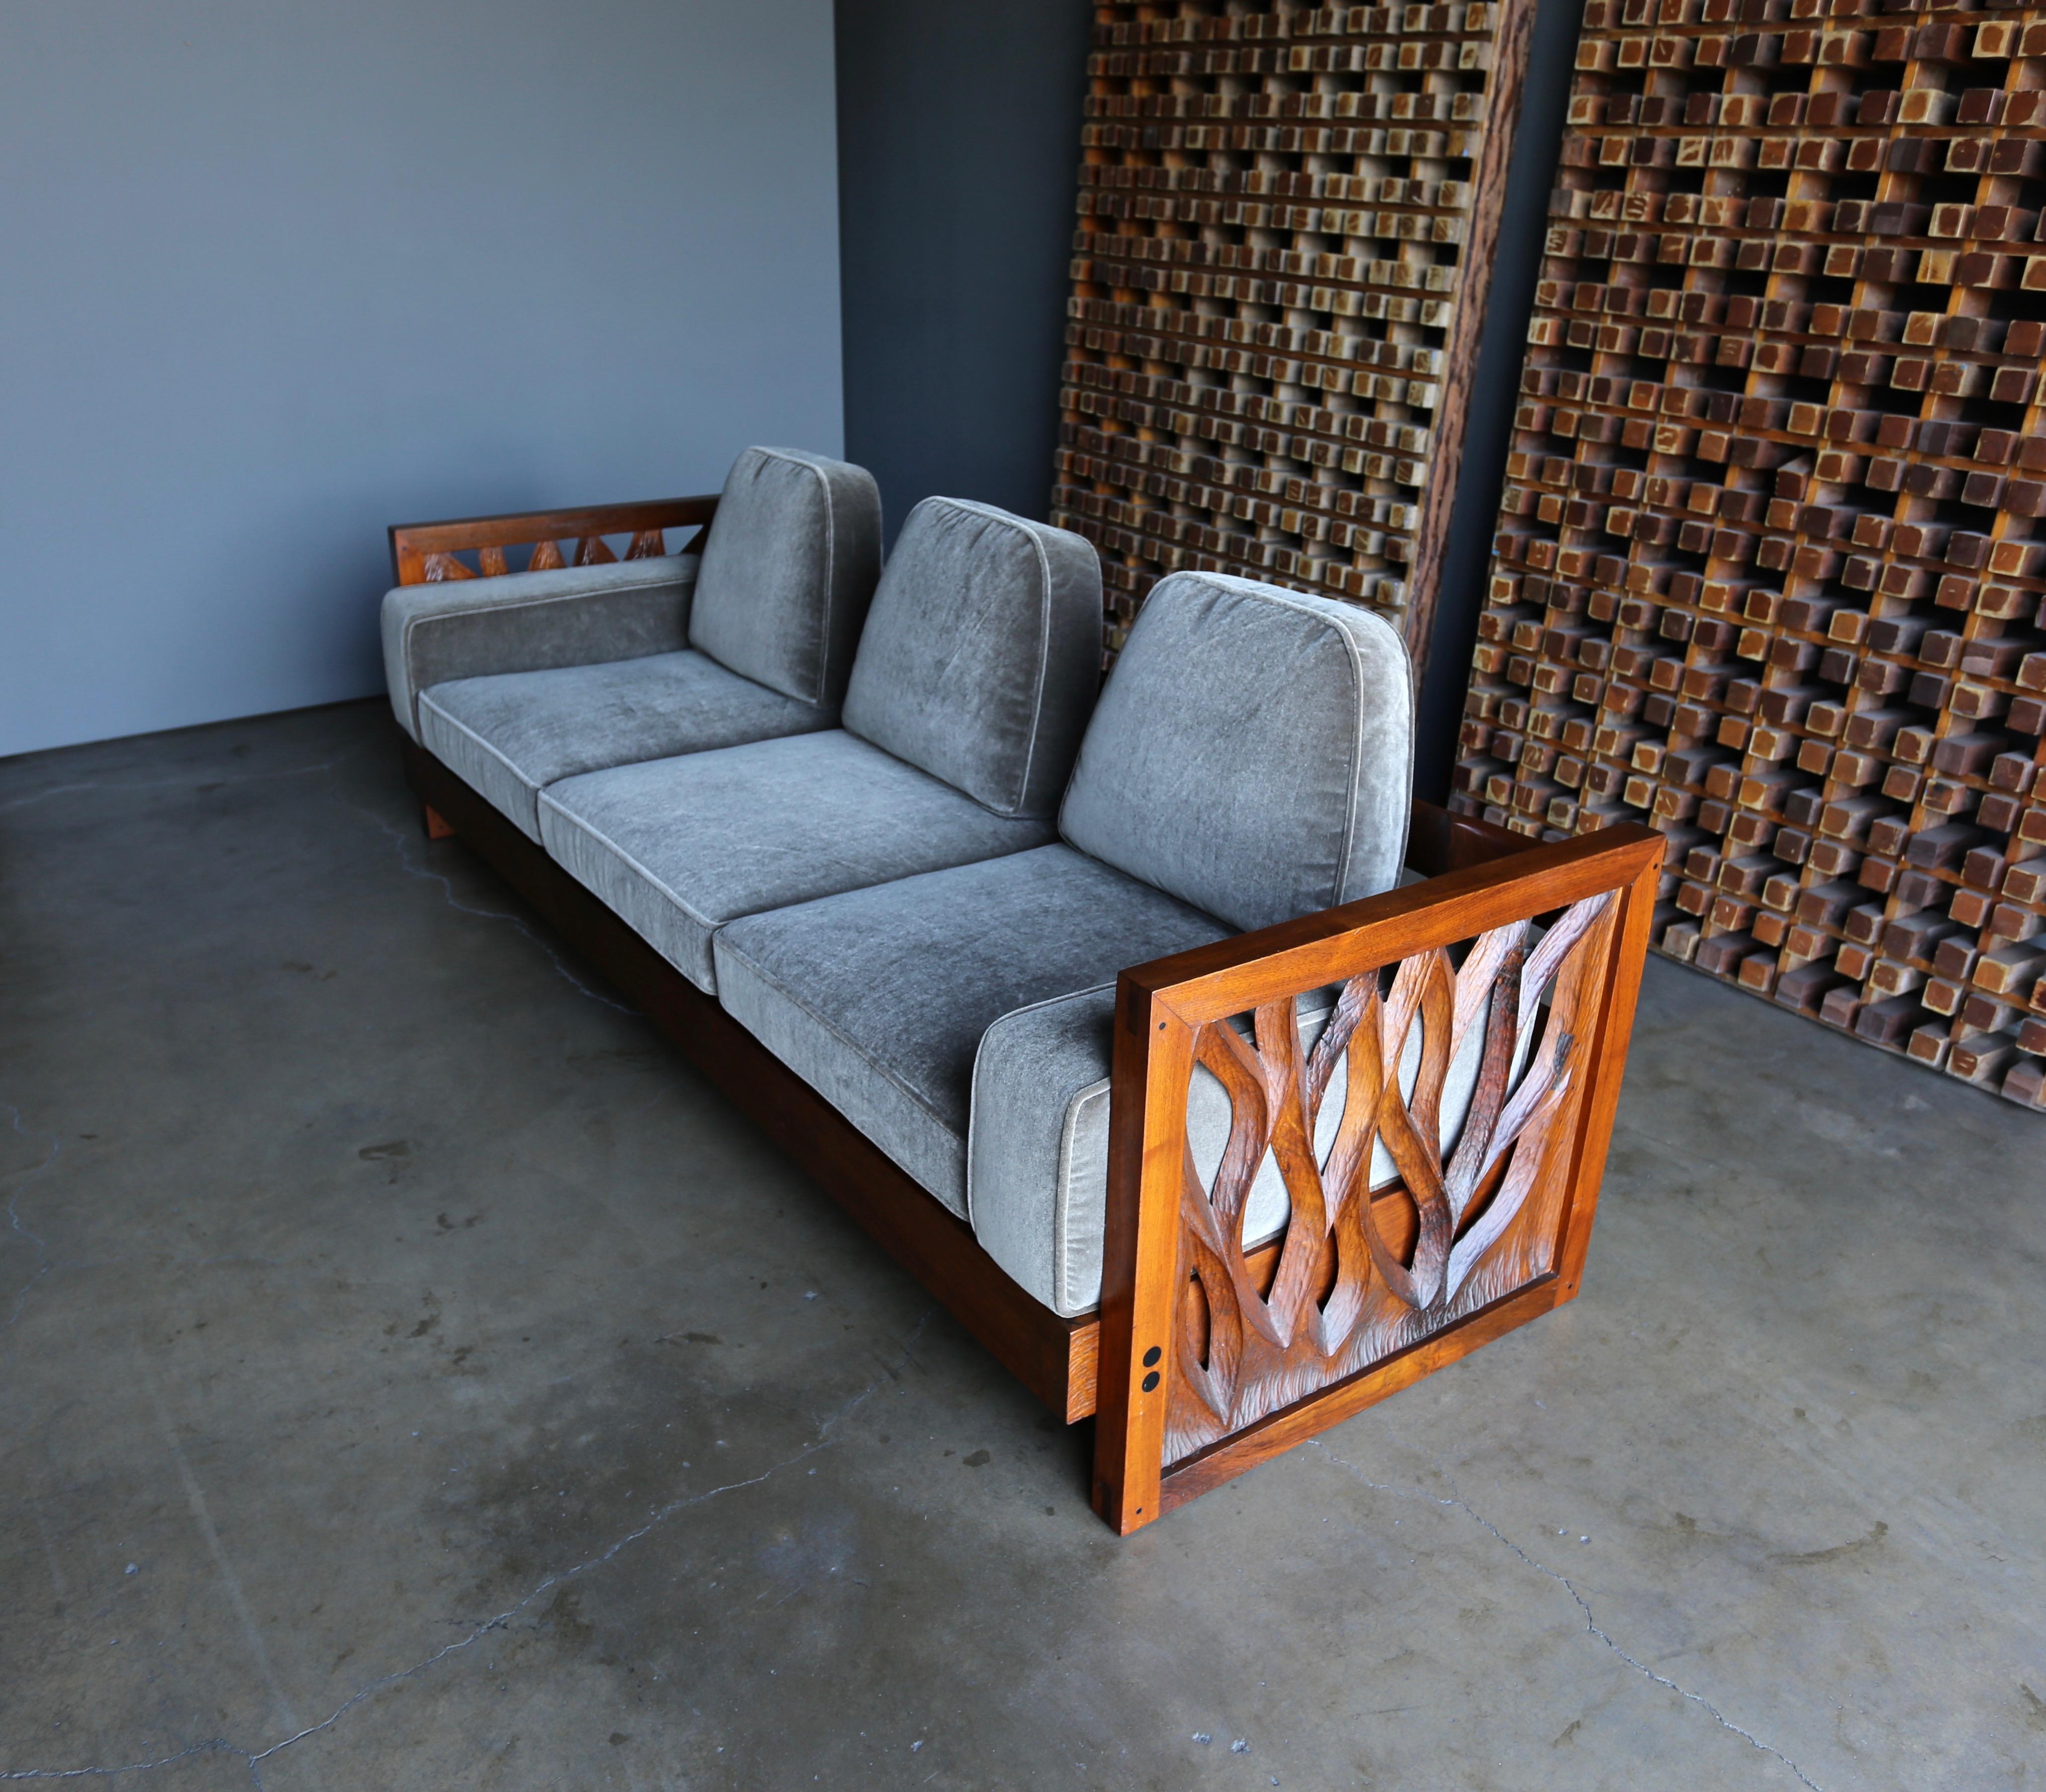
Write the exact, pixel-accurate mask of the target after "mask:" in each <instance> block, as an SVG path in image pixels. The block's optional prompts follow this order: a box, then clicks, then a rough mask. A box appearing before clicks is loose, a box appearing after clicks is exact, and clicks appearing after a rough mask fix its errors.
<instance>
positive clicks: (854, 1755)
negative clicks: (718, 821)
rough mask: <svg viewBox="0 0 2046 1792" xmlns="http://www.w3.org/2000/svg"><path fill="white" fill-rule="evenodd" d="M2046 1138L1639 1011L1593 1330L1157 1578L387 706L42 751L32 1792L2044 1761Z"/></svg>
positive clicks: (2, 977)
mask: <svg viewBox="0 0 2046 1792" xmlns="http://www.w3.org/2000/svg"><path fill="white" fill-rule="evenodd" d="M2042 1145H2046V1127H2042V1126H2041V1124H2040V1122H2039V1121H2038V1120H2037V1119H2036V1118H2029V1117H2028V1116H2027V1115H2025V1114H2023V1113H2021V1112H2020V1111H2019V1110H2017V1109H2015V1108H2013V1107H2010V1106H2006V1105H2005V1104H2004V1103H2001V1102H1998V1101H1996V1100H1995V1099H1992V1098H1990V1097H1987V1096H1984V1095H1978V1094H1975V1093H1974V1092H1972V1091H1969V1090H1967V1089H1965V1088H1963V1087H1960V1086H1959V1085H1957V1084H1955V1083H1952V1082H1951V1081H1949V1080H1948V1079H1944V1078H1941V1077H1937V1076H1928V1075H1926V1074H1924V1073H1922V1072H1917V1071H1916V1070H1914V1069H1913V1068H1912V1067H1910V1066H1909V1065H1908V1064H1901V1063H1899V1062H1897V1060H1893V1059H1890V1058H1888V1057H1885V1056H1880V1055H1878V1054H1877V1053H1875V1052H1869V1051H1866V1050H1862V1049H1856V1048H1855V1047H1854V1046H1853V1045H1850V1044H1849V1043H1847V1041H1843V1040H1841V1039H1839V1038H1836V1037H1833V1036H1832V1035H1830V1034H1828V1033H1825V1032H1824V1031H1822V1030H1821V1029H1819V1028H1817V1027H1816V1026H1814V1025H1809V1024H1808V1023H1806V1022H1800V1021H1797V1020H1795V1019H1793V1018H1789V1017H1788V1016H1786V1015H1784V1014H1779V1013H1778V1012H1775V1011H1774V1010H1771V1009H1770V1008H1768V1007H1766V1006H1763V1005H1762V1004H1760V1003H1758V1002H1754V1001H1752V1000H1750V999H1747V998H1743V997H1741V996H1739V995H1738V994H1734V993H1731V992H1730V991H1727V990H1725V989H1724V988H1722V987H1720V986H1718V985H1716V984H1714V983H1711V982H1709V981H1708V980H1706V979H1702V978H1700V977H1697V976H1693V975H1689V974H1688V973H1685V972H1684V971H1680V970H1677V969H1673V968H1672V967H1669V966H1667V965H1664V964H1654V965H1651V967H1650V974H1649V979H1648V985H1647V990H1646V995H1645V998H1644V1001H1643V1013H1642V1024H1641V1026H1640V1029H1639V1034H1638V1036H1637V1043H1636V1045H1635V1053H1634V1061H1633V1067H1632V1070H1631V1075H1630V1078H1629V1080H1628V1084H1627V1099H1626V1100H1625V1102H1624V1103H1623V1107H1622V1110H1621V1114H1620V1124H1619V1137H1618V1140H1617V1143H1616V1149H1615V1153H1614V1157H1613V1161H1612V1168H1611V1170H1610V1172H1609V1173H1608V1177H1607V1180H1606V1188H1605V1195H1604V1206H1603V1210H1602V1214H1601V1218H1600V1228H1599V1232H1598V1235H1597V1237H1596V1238H1595V1240H1594V1242H1593V1245H1592V1263H1591V1274H1590V1276H1589V1281H1588V1284H1587V1291H1586V1292H1585V1295H1584V1296H1583V1298H1582V1299H1581V1300H1579V1301H1578V1302H1577V1303H1575V1304H1574V1305H1573V1306H1570V1307H1565V1308H1564V1309H1563V1310H1562V1311H1560V1312H1558V1313H1557V1314H1555V1315H1553V1316H1551V1317H1550V1318H1548V1319H1543V1320H1541V1321H1539V1322H1538V1323H1536V1324H1535V1326H1533V1327H1530V1328H1528V1329H1527V1330H1523V1331H1521V1332H1519V1333H1517V1334H1514V1335H1513V1336H1511V1337H1510V1338H1506V1339H1504V1341H1502V1342H1500V1343H1498V1344H1496V1345H1494V1346H1492V1347H1491V1348H1489V1349H1488V1350H1484V1351H1483V1352H1481V1353H1480V1354H1478V1355H1477V1356H1476V1357H1474V1358H1472V1359H1471V1360H1470V1361H1467V1362H1465V1363H1463V1364H1461V1365H1457V1367H1454V1368H1453V1369H1449V1370H1447V1371H1446V1372H1444V1373H1442V1374H1440V1375H1438V1376H1436V1377H1434V1378H1433V1379H1432V1380H1430V1381H1426V1382H1424V1383H1423V1384H1422V1385H1419V1387H1416V1388H1413V1389H1411V1390H1410V1391H1409V1392H1406V1393H1403V1394H1401V1395H1400V1396H1398V1397H1397V1398H1396V1399H1395V1400H1392V1401H1391V1402H1389V1403H1388V1404H1386V1405H1384V1406H1382V1407H1380V1408H1376V1409H1375V1410H1373V1411H1372V1412H1369V1413H1366V1414H1365V1415H1362V1416H1361V1417H1360V1418H1358V1419H1355V1420H1353V1421H1352V1422H1351V1423H1349V1424H1347V1425H1345V1426H1343V1427H1341V1428H1340V1429H1339V1430H1337V1431H1333V1432H1331V1433H1330V1434H1329V1435H1327V1436H1326V1438H1325V1439H1322V1441H1321V1442H1319V1443H1318V1444H1315V1445H1311V1446H1307V1447H1306V1448H1303V1449H1301V1450H1296V1451H1295V1452H1294V1453H1293V1454H1291V1455H1290V1456H1288V1457H1287V1458H1284V1459H1283V1460H1281V1461H1280V1462H1276V1463H1273V1464H1272V1465H1270V1466H1267V1467H1265V1468H1264V1469H1261V1470H1258V1471H1257V1473H1254V1474H1253V1475H1251V1476H1250V1477H1247V1478H1246V1479H1244V1480H1242V1481H1237V1482H1236V1483H1235V1484H1234V1485H1233V1486H1231V1487H1230V1488H1229V1489H1226V1490H1224V1491H1222V1492H1221V1493H1217V1494H1215V1495H1213V1496H1211V1497H1209V1498H1207V1499H1206V1500H1202V1501H1201V1502H1200V1503H1199V1504H1198V1505H1195V1506H1194V1507H1191V1508H1188V1509H1187V1510H1185V1511H1183V1512H1179V1513H1178V1514H1176V1515H1175V1516H1173V1517H1172V1519H1171V1520H1168V1521H1167V1522H1165V1523H1164V1524H1160V1525H1159V1526H1157V1527H1155V1528H1154V1529H1152V1530H1151V1531H1146V1532H1145V1533H1144V1534H1143V1535H1141V1536H1139V1537H1137V1538H1136V1539H1133V1540H1131V1541H1129V1542H1127V1543H1118V1542H1117V1541H1116V1540H1114V1539H1113V1538H1112V1537H1110V1535H1109V1533H1108V1532H1107V1531H1106V1530H1105V1529H1104V1528H1103V1527H1102V1526H1101V1524H1099V1523H1098V1521H1097V1520H1095V1519H1094V1517H1093V1516H1091V1514H1090V1513H1089V1512H1088V1510H1087V1505H1086V1502H1085V1497H1084V1491H1083V1490H1084V1485H1085V1481H1084V1476H1085V1449H1086V1435H1087V1434H1086V1430H1085V1427H1082V1428H1081V1429H1080V1430H1079V1431H1073V1432H1067V1431H1064V1430H1062V1429H1060V1428H1059V1427H1056V1426H1055V1425H1054V1424H1053V1423H1052V1421H1051V1419H1049V1418H1048V1417H1047V1416H1045V1415H1044V1414H1043V1413H1041V1412H1040V1411H1039V1410H1038V1409H1037V1408H1036V1407H1035V1406H1034V1405H1033V1403H1032V1402H1031V1400H1029V1398H1028V1397H1027V1396H1025V1394H1024V1393H1023V1392H1022V1391H1021V1388H1019V1387H1017V1385H1015V1384H1014V1383H1013V1382H1012V1381H1009V1379H1008V1378H1007V1377H1006V1376H1005V1375H1004V1374H1003V1373H1002V1372H1001V1371H1000V1370H999V1369H997V1368H996V1367H995V1366H994V1364H993V1363H992V1362H991V1361H990V1360H989V1359H988V1358H986V1356H985V1355H984V1354H982V1352H981V1351H980V1350H979V1349H978V1348H977V1347H976V1346H975V1345H973V1344H972V1343H971V1342H970V1341H968V1340H967V1338H965V1337H964V1336H963V1334H961V1333H960V1332H959V1330H958V1329H957V1328H956V1327H955V1326H953V1325H952V1323H950V1322H949V1321H948V1319H946V1318H944V1315H941V1314H940V1313H938V1312H936V1311H934V1310H933V1308H932V1303H931V1302H930V1300H929V1299H928V1296H925V1293H924V1292H922V1290H921V1289H920V1288H917V1286H916V1285H915V1284H913V1283H912V1282H911V1281H910V1280H909V1279H908V1278H907V1277H906V1276H904V1275H902V1274H901V1273H900V1272H898V1270H897V1269H894V1267H893V1265H891V1264H890V1263H889V1262H888V1261H887V1260H886V1259H885V1258H884V1257H882V1255H881V1253H879V1251H878V1249H875V1248H874V1247H873V1246H871V1245H870V1244H869V1243H868V1242H867V1240H866V1239H865V1238H864V1237H863V1235H861V1234H859V1233H858V1232H857V1231H856V1230H854V1229H853V1228H852V1227H851V1226H850V1224H849V1223H847V1222H845V1221H843V1219H841V1218H840V1216H839V1215H838V1213H837V1211H836V1209H835V1208H834V1207H832V1206H831V1204H830V1203H828V1201H827V1200H825V1199H824V1198H823V1197H822V1196H821V1195H819V1194H818V1193H817V1192H816V1191H815V1190H814V1189H813V1188H811V1187H809V1185H808V1184H805V1182H804V1181H803V1180H802V1179H801V1177H800V1176H797V1175H796V1174H795V1173H794V1172H793V1171H791V1170H790V1169H789V1168H788V1166H787V1165H786V1164H785V1163H784V1161H782V1158H781V1157H779V1156H778V1154H777V1153H776V1151H775V1150H774V1147H773V1146H772V1145H770V1143H769V1142H768V1141H766V1139H764V1138H763V1137H760V1136H759V1134H756V1133H755V1132H754V1131H753V1130H751V1128H749V1127H748V1126H747V1125H745V1124H744V1123H743V1122H740V1121H739V1120H738V1119H737V1118H735V1116H734V1115H733V1114H732V1113H731V1112H730V1111H729V1110H728V1109H727V1108H726V1107H725V1106H723V1105H722V1103H720V1100H719V1099H718V1098H716V1096H715V1095H712V1094H711V1093H709V1092H708V1091H707V1090H706V1089H705V1087H703V1086H702V1085H701V1083H698V1082H697V1079H695V1078H694V1077H693V1076H692V1075H691V1074H690V1072H689V1071H688V1070H687V1069H685V1068H684V1067H683V1066H682V1065H681V1063H680V1062H679V1061H678V1060H677V1058H676V1056H674V1054H673V1053H671V1052H670V1051H669V1050H668V1049H666V1047H665V1046H664V1045H662V1044H661V1043H660V1042H659V1041H658V1040H657V1039H656V1038H655V1037H654V1035H653V1033H651V1032H650V1030H649V1029H647V1027H646V1026H644V1025H642V1024H641V1022H639V1020H638V1019H636V1018H635V1017H634V1016H633V1015H632V1014H630V1013H628V1012H627V1011H625V1010H622V1009H620V1007H618V1006H615V1005H614V1004H613V1003H612V1002H610V1001H609V1000H608V999H607V998H606V997H605V995H604V994H603V993H601V992H600V991H597V990H596V989H595V988H594V987H592V986H591V985H589V983H587V982H586V981H585V979H583V976H582V974H581V971H579V970H578V969H577V967H575V966H574V965H573V964H569V963H567V962H566V961H565V960H563V959H562V958H560V957H558V956H557V954H556V950H555V948H554V945H553V944H552V943H551V941H550V940H549V939H548V938H547V937H546V935H545V934H544V933H543V932H542V931H541V930H539V929H537V928H536V927H533V926H529V925H528V924H527V922H526V921H523V920H522V919H521V918H520V917H519V914H518V913H516V910H515V904H514V903H513V902H512V900H511V898H509V897H508V894H507V893H506V892H505V891H504V890H503V888H502V887H501V886H499V885H498V884H497V883H496V881H495V880H494V879H492V877H491V875H489V874H488V872H486V871H484V870H482V869H481V867H480V866H478V865H477V863H475V862H474V861H473V860H472V859H469V856H468V855H467V854H466V852H465V849H464V848H461V847H460V846H459V845H457V844H442V845H438V846H432V847H429V846H428V845H427V844H426V843H425V841H424V840H423V838H422V837H421V836H420V834H419V829H418V827H417V824H416V821H415V816H414V813H413V812H412V810H411V807H410V806H409V805H408V803H407V798H406V795H405V793H404V791H403V787H402V786H401V784H400V780H399V778H398V775H397V766H396V754H395V752H394V751H393V750H392V741H391V724H390V721H389V717H388V713H386V712H385V711H384V709H383V707H382V706H381V705H368V704H365V705H349V706H346V707H342V708H338V709H326V710H322V711H313V712H307V713H300V714H297V715H292V716H283V717H275V718H270V719H268V720H261V721H256V722H250V723H246V724H232V725H227V726H222V727H219V728H207V729H199V730H194V731H191V732H184V733H181V734H176V735H168V736H157V737H155V738H152V739H145V740H133V741H127V742H121V743H114V744H112V745H108V746H103V747H84V748H79V749H75V750H71V751H64V752H60V753H52V754H48V755H39V756H37V757H33V758H29V759H16V760H13V761H11V762H8V763H4V764H0V1201H4V1202H5V1203H6V1207H5V1212H6V1220H7V1222H8V1224H6V1225H5V1226H0V1332H4V1335H0V1427H3V1428H0V1436H4V1439H5V1451H4V1456H3V1457H0V1515H4V1520H0V1770H5V1775H4V1776H5V1777H6V1778H37V1777H58V1776H60V1775H73V1774H93V1775H98V1774H103V1773H106V1772H108V1771H113V1770H122V1771H124V1774H125V1777H124V1778H123V1779H122V1783H133V1784H136V1785H137V1786H160V1787H163V1788H164V1789H165V1792H173V1789H175V1792H202V1789H207V1788H213V1787H227V1786H247V1785H249V1784H250V1783H251V1782H255V1783H257V1784H260V1785H261V1786H268V1787H272V1788H276V1789H277V1792H288V1789H289V1792H295V1789H298V1788H302V1787H303V1788H311V1787H325V1788H333V1789H347V1792H353V1789H359V1788H367V1787H393V1788H407V1787H428V1788H445V1787H450V1786H491V1787H497V1786H503V1787H555V1786H561V1787H586V1786H587V1787H597V1786H630V1787H654V1786H662V1787H681V1786H689V1787H700V1788H723V1787H747V1788H751V1787H763V1788H777V1789H778V1788H782V1787H793V1786H803V1785H809V1784H822V1785H824V1786H840V1787H844V1786H938V1787H941V1788H943V1787H953V1788H967V1787H972V1788H994V1787H1015V1788H1030V1789H1036V1788H1040V1787H1046V1786H1108V1787H1114V1788H1132V1789H1136V1788H1144V1789H1148V1788H1158V1789H1164V1792H1173V1789H1177V1788H1180V1787H1206V1786H1215V1787H1248V1788H1257V1787H1264V1786H1287V1787H1295V1788H1311V1789H1312V1788H1324V1787H1330V1788H1338V1787H1339V1788H1351V1787H1366V1786H1369V1787H1376V1788H1409V1787H1411V1788H1417V1789H1434V1788H1444V1789H1480V1788H1494V1787H1496V1788H1512V1789H1514V1792H1528V1789H1538V1788H1544V1787H1550V1786H1557V1787H1562V1786H1568V1787H1570V1788H1572V1789H1573V1792H1584V1789H1587V1788H1600V1787H1611V1788H1615V1789H1626V1792H1639V1789H1642V1788H1646V1787H1658V1788H1659V1787H1673V1788H1683V1789H1685V1792H1703V1789H1709V1788H1716V1787H1755V1788H1777V1787H1795V1786H1807V1787H1817V1788H1823V1789H1824V1792H1837V1789H1845V1788H1850V1787H1896V1788H1913V1789H1916V1788H1923V1787H1932V1786H1939V1787H1978V1786H1981V1787H1990V1786H1996V1787H2003V1786H2012V1787H2015V1786H2038V1785H2040V1782H2041V1781H2042V1779H2046V1573H2042V1562H2041V1554H2042V1551H2041V1539H2042V1537H2046V1473H2042V1472H2041V1470H2042V1461H2046V1377H2042V1374H2041V1369H2042V1361H2041V1358H2042V1354H2046V1353H2043V1352H2042V1342H2041V1325H2040V1315H2041V1301H2040V1284H2041V1278H2042V1275H2046V1169H2042V1167H2041V1166H2042V1157H2041V1146H2042Z"/></svg>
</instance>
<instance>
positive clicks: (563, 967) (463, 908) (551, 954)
mask: <svg viewBox="0 0 2046 1792" xmlns="http://www.w3.org/2000/svg"><path fill="white" fill-rule="evenodd" d="M349 808H351V809H353V810H355V811H356V813H357V814H359V815H366V816H368V817H369V819H370V820H371V821H374V822H375V823H376V825H377V826H378V827H380V828H382V829H383V830H384V832H385V833H387V834H388V835H389V836H391V838H392V840H393V841H394V842H395V843H396V846H397V848H398V863H400V866H402V867H403V869H404V871H405V874H406V875H407V876H408V877H415V878H421V879H424V880H425V881H426V882H429V883H437V884H438V885H439V886H441V894H442V895H444V896H445V897H446V898H447V906H449V907H450V908H451V909H453V910H454V911H455V912H456V913H457V914H465V915H475V916H477V917H478V918H479V919H481V920H484V921H509V922H510V923H511V924H512V926H514V927H515V928H517V929H518V930H519V932H520V933H523V934H524V935H525V936H526V937H527V939H529V940H531V941H532V942H533V944H535V945H536V946H538V947H539V948H540V950H541V951H542V952H545V953H546V955H547V960H548V962H549V963H550V964H552V965H553V966H554V968H555V969H556V970H557V971H559V972H560V973H561V974H562V977H563V978H564V979H566V981H567V982H568V983H570V984H572V985H573V987H575V988H576V989H577V990H579V991H581V993H582V994H585V995H586V996H588V997H589V998H590V1000H591V1001H593V1002H602V1003H603V1004H604V1006H605V1007H607V1008H615V1009H616V1010H618V1012H619V1013H620V1014H630V1015H631V1016H633V1017H634V1018H635V1019H636V1018H638V1017H639V1010H638V1009H636V1008H635V1007H632V1006H630V1005H629V1004H627V1003H626V1002H614V1001H613V1000H612V998H610V997H609V996H608V995H606V994H604V992H603V991H601V990H599V989H594V988H593V987H591V986H590V985H589V984H588V983H585V982H584V981H583V980H582V979H581V978H580V977H578V976H577V975H576V974H575V972H574V971H573V970H572V969H571V968H570V967H569V961H568V960H566V959H565V958H564V957H562V955H561V954H560V953H559V952H557V951H556V950H555V949H554V947H553V946H552V945H550V944H549V943H548V942H547V941H546V940H544V939H542V937H540V935H539V934H538V933H535V932H534V930H533V929H531V927H529V926H528V925H527V924H526V922H525V921H524V920H523V918H522V917H519V916H518V915H515V914H507V913H504V910H501V909H479V908H474V907H472V906H470V905H469V903H467V902H463V901H462V900H461V898H460V897H458V896H457V895H456V894H455V893H454V879H452V878H450V877H449V876H448V875H446V873H445V872H442V871H430V870H428V869H427V867H425V866H423V865H415V864H414V863H412V848H411V836H409V835H408V834H407V833H406V832H405V830H404V829H403V828H396V827H393V826H392V825H391V824H390V823H389V822H388V821H385V820H384V817H382V816H380V815H379V814H378V813H376V810H374V809H365V808H364V807H363V806H362V805H361V804H360V803H350V804H349Z"/></svg>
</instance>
